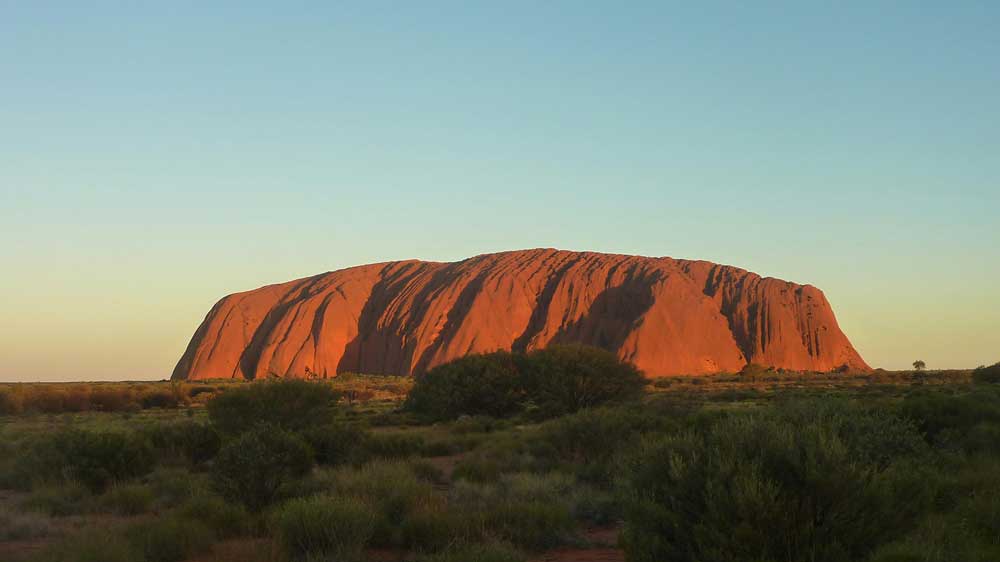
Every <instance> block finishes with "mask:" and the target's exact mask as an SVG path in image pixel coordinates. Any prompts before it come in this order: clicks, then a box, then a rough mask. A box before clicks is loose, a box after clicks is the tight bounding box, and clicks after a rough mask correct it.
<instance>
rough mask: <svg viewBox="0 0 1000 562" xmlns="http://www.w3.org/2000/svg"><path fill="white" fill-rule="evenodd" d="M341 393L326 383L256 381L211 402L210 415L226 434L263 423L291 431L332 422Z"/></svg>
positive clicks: (226, 392)
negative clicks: (334, 409)
mask: <svg viewBox="0 0 1000 562" xmlns="http://www.w3.org/2000/svg"><path fill="white" fill-rule="evenodd" d="M339 396H340V395H339V394H338V393H337V392H336V391H334V390H333V388H332V387H331V386H330V385H329V384H327V383H324V382H310V381H304V380H283V381H276V382H255V383H252V384H246V385H243V386H240V387H238V388H232V389H228V390H226V391H225V392H223V393H222V394H219V395H217V396H215V397H214V398H212V399H211V400H210V401H209V402H208V417H209V419H210V420H211V421H212V424H214V425H215V427H216V428H217V429H218V430H219V431H221V432H222V433H224V434H228V435H236V434H239V433H241V432H243V431H246V430H248V429H250V428H252V427H253V426H254V425H256V424H259V423H265V424H270V425H274V426H278V427H281V428H283V429H287V430H290V431H302V430H305V429H308V428H312V427H321V426H324V425H327V424H328V423H329V422H330V421H331V416H332V413H333V408H334V406H335V405H336V403H337V399H338V398H339Z"/></svg>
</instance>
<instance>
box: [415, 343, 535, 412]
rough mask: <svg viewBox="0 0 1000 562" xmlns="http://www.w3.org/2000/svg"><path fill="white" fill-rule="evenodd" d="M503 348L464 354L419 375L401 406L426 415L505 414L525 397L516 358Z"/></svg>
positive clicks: (513, 409)
mask: <svg viewBox="0 0 1000 562" xmlns="http://www.w3.org/2000/svg"><path fill="white" fill-rule="evenodd" d="M522 359H523V356H522V357H518V356H516V355H515V354H512V353H509V352H506V351H497V352H495V353H487V354H482V355H467V356H465V357H461V358H458V359H455V360H454V361H450V362H448V363H445V364H443V365H439V366H437V367H434V368H433V369H431V370H430V371H428V372H427V373H424V374H423V375H420V376H419V377H418V378H417V379H416V382H415V384H414V385H413V388H412V389H411V390H410V393H409V395H408V396H407V398H406V403H405V409H407V410H409V411H412V412H415V413H417V414H420V415H423V416H425V417H427V418H430V419H437V420H444V419H454V418H457V417H459V416H462V415H488V416H494V417H503V416H509V415H511V414H513V413H515V412H517V411H519V410H520V409H521V408H522V403H523V402H524V400H525V399H526V394H525V389H524V385H523V383H522V381H521V377H520V367H519V365H518V362H519V361H521V360H522Z"/></svg>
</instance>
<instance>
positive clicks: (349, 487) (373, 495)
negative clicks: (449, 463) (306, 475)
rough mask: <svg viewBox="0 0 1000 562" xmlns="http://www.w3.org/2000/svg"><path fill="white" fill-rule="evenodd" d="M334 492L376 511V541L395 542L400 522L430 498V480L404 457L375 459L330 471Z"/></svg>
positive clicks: (431, 495) (432, 492) (380, 543)
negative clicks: (420, 476)
mask: <svg viewBox="0 0 1000 562" xmlns="http://www.w3.org/2000/svg"><path fill="white" fill-rule="evenodd" d="M329 477H330V480H331V481H330V484H329V485H330V487H331V488H332V491H333V493H334V494H335V495H337V496H340V497H352V498H356V499H358V500H360V501H362V502H364V503H366V504H367V505H369V506H371V507H372V509H373V510H374V512H375V513H376V515H377V520H376V528H375V536H374V538H373V542H374V543H375V544H379V545H390V544H395V543H397V542H398V540H399V536H398V535H399V532H398V531H399V526H400V524H401V523H402V522H403V521H404V520H405V519H406V517H407V515H408V514H409V513H410V512H411V511H413V509H414V508H415V507H416V506H418V505H421V504H424V503H426V502H427V501H430V498H432V497H433V495H434V488H433V486H432V485H431V484H429V483H427V482H424V481H421V480H420V479H419V478H417V476H416V474H414V472H413V470H411V469H410V467H409V465H408V464H407V463H405V462H401V461H372V462H370V463H367V464H365V465H362V466H359V467H341V468H338V469H336V470H334V471H333V472H332V473H330V475H329Z"/></svg>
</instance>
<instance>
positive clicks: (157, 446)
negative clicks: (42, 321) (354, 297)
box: [0, 348, 1000, 562]
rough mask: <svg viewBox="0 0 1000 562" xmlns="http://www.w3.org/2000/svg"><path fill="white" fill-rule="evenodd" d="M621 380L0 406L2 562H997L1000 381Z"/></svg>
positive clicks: (555, 359) (275, 385)
mask: <svg viewBox="0 0 1000 562" xmlns="http://www.w3.org/2000/svg"><path fill="white" fill-rule="evenodd" d="M608 359H609V358H608V357H607V355H605V354H602V353H601V352H599V351H595V350H589V349H579V348H559V349H555V350H549V351H548V352H546V353H538V352H536V353H535V354H528V355H527V356H517V355H511V354H499V355H497V354H494V355H491V356H485V357H484V356H477V357H473V358H468V359H466V360H462V361H460V362H456V364H453V365H448V366H443V367H441V368H438V369H436V370H435V371H432V372H431V373H428V375H426V376H425V377H424V378H423V379H420V380H418V381H417V382H416V385H415V386H414V387H413V391H412V393H411V394H410V396H409V399H407V400H404V399H405V398H406V393H407V391H408V390H409V387H410V384H411V382H410V381H402V380H396V379H391V378H386V377H363V376H353V377H344V378H343V379H341V380H339V381H338V380H334V381H331V382H306V381H288V382H266V383H255V384H252V385H251V384H242V385H241V384H234V383H223V382H211V383H185V384H169V383H162V384H153V383H142V384H95V385H91V386H87V385H17V386H13V385H11V386H5V387H0V411H2V413H3V417H0V420H2V425H0V559H3V560H12V561H17V560H25V561H38V562H48V561H65V562H82V561H89V560H93V561H108V562H117V561H121V562H180V561H184V560H198V561H207V560H220V561H221V560H248V561H251V562H252V561H270V562H291V561H297V560H365V559H378V560H387V559H388V560H407V561H414V562H451V561H455V562H459V561H461V562H477V561H478V562H487V561H493V562H513V561H522V562H523V561H527V560H532V559H542V558H544V557H545V556H547V555H546V554H545V553H547V552H550V551H552V552H555V551H553V549H558V552H559V553H561V555H562V556H564V557H569V558H572V559H574V560H583V561H585V560H587V559H588V556H589V554H588V553H591V552H594V553H601V555H602V556H607V553H608V552H612V553H614V552H617V553H618V555H619V556H621V559H623V560H630V561H653V560H679V561H685V560H688V561H695V560H697V561H706V562H707V561H720V562H721V561H743V560H745V561H774V562H778V561H788V562H792V561H800V560H813V561H817V562H823V561H830V562H838V561H848V560H851V561H853V560H863V561H868V562H890V561H891V562H903V561H913V562H923V561H926V562H937V561H942V562H943V561H955V560H957V561H987V560H998V559H1000V384H998V379H1000V377H998V375H997V373H998V372H1000V364H998V365H993V366H991V367H982V368H980V369H977V370H975V371H973V372H971V373H970V372H964V373H946V372H934V371H926V370H921V371H920V372H913V373H884V372H883V373H878V372H876V373H870V374H856V375H852V374H824V375H809V374H789V373H775V372H772V371H767V370H765V369H753V370H747V371H746V372H744V373H741V374H733V375H723V376H717V377H703V378H695V377H690V378H689V377H679V378H674V379H661V380H658V381H655V382H653V383H651V384H649V385H648V386H646V388H645V391H644V392H636V388H638V387H639V386H638V384H637V383H636V380H637V378H636V377H637V376H638V373H637V372H636V371H635V370H634V369H633V368H631V367H630V366H628V365H622V364H620V363H618V362H617V360H614V359H613V357H612V358H611V362H610V363H609V362H608ZM505 377H506V378H505ZM543 377H544V381H542V380H540V379H541V378H543ZM640 380H641V377H640ZM641 384H645V383H644V382H643V383H641ZM484 388H486V389H487V391H486V392H485V393H484ZM201 389H207V390H201ZM498 389H499V390H498ZM491 392H498V394H497V396H498V397H501V398H503V399H502V400H500V401H498V402H492V401H490V400H488V398H489V396H490V393H491ZM49 394H51V395H53V396H54V397H53V396H48V395H49ZM78 394H79V395H81V396H82V395H85V396H86V397H87V399H86V407H82V406H81V404H83V403H84V402H82V401H81V399H80V398H79V396H77V395H78ZM147 395H148V396H160V397H165V396H167V395H169V396H171V397H177V400H176V402H175V401H173V400H172V399H171V400H167V399H165V398H156V399H151V398H149V399H146V398H144V397H146V396H147ZM95 396H96V397H97V398H95ZM109 396H115V397H118V398H116V399H113V400H112V399H111V398H109ZM121 397H125V398H121ZM119 398H120V399H119ZM102 404H103V406H95V405H102ZM107 404H115V405H117V406H115V407H113V408H109V407H107ZM123 404H124V405H125V406H122V405H123ZM430 405H433V406H430ZM119 406H121V407H120V408H119ZM596 549H600V550H596ZM553 556H554V555H553ZM569 558H567V559H569ZM605 559H606V558H605Z"/></svg>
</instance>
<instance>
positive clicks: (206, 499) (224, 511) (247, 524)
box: [176, 494, 253, 539]
mask: <svg viewBox="0 0 1000 562" xmlns="http://www.w3.org/2000/svg"><path fill="white" fill-rule="evenodd" d="M176 513H177V516H178V517H180V518H181V519H185V520H188V521H198V522H200V523H201V524H203V525H204V526H205V527H207V528H208V529H210V530H211V531H212V533H213V534H214V535H215V536H216V537H218V538H220V539H228V538H231V537H237V536H241V535H244V534H246V533H248V532H250V531H251V530H252V528H253V520H252V518H251V517H250V515H249V514H248V513H247V511H246V510H245V509H243V507H241V506H239V505H236V504H233V503H229V502H227V501H225V500H224V499H222V498H221V497H218V496H215V495H208V494H202V495H198V496H196V497H192V498H190V499H188V500H187V501H185V502H184V503H182V504H181V505H180V506H178V507H177V512H176Z"/></svg>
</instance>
